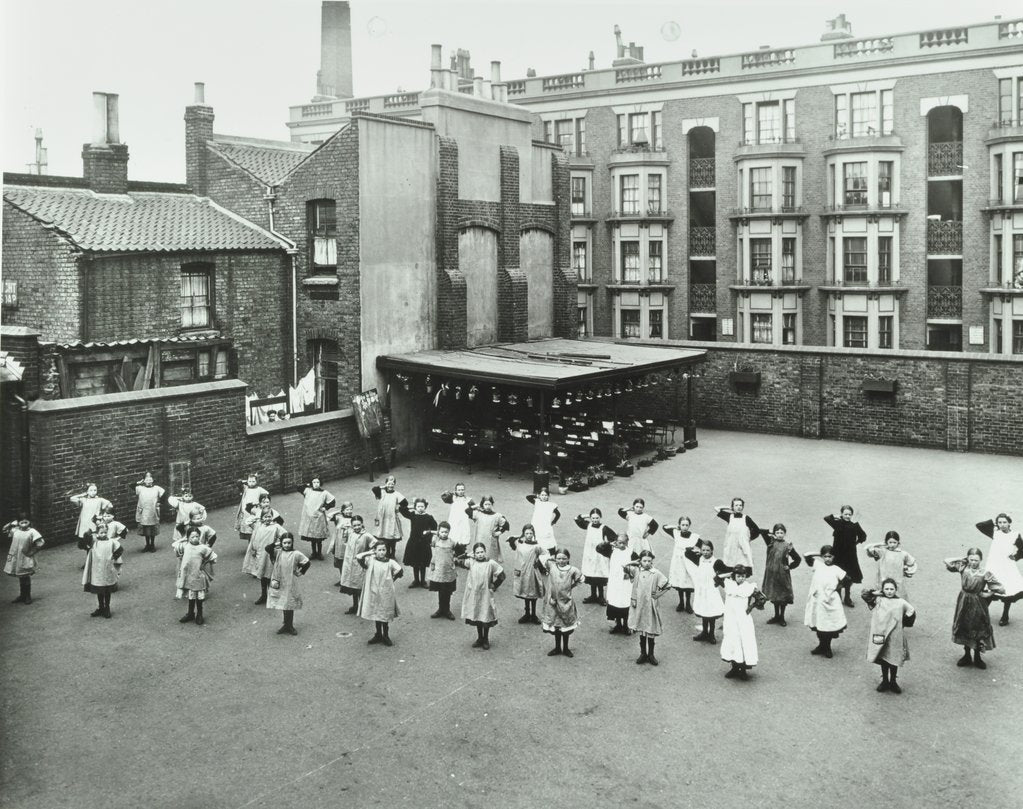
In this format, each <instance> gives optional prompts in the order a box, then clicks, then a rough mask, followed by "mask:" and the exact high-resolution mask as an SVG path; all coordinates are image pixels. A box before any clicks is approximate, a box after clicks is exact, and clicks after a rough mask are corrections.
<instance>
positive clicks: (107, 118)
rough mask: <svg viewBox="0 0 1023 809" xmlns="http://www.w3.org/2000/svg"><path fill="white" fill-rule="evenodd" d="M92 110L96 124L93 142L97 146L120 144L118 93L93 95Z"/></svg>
mask: <svg viewBox="0 0 1023 809" xmlns="http://www.w3.org/2000/svg"><path fill="white" fill-rule="evenodd" d="M92 108H93V114H94V122H95V129H94V131H93V139H92V142H93V143H95V144H97V145H103V144H107V143H120V142H121V133H120V124H119V122H118V120H117V118H118V115H117V93H93V94H92Z"/></svg>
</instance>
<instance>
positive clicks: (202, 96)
mask: <svg viewBox="0 0 1023 809" xmlns="http://www.w3.org/2000/svg"><path fill="white" fill-rule="evenodd" d="M195 103H196V104H201V105H205V104H206V83H205V82H201V81H197V82H196V83H195Z"/></svg>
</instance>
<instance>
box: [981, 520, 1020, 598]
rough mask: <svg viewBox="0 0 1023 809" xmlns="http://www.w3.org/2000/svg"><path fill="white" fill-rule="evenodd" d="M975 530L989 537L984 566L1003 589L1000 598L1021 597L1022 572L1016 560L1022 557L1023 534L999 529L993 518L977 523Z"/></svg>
mask: <svg viewBox="0 0 1023 809" xmlns="http://www.w3.org/2000/svg"><path fill="white" fill-rule="evenodd" d="M977 530H979V531H980V532H981V533H983V534H985V535H987V536H989V537H991V547H990V548H988V552H987V556H985V557H984V566H985V568H986V569H987V570H989V571H990V572H991V575H992V576H994V577H995V579H997V580H998V583H999V584H1001V585H1002V587H1003V588H1004V590H1005V595H1003V596H1001V597H1000V598H1001V600H1002V601H1005V602H1008V603H1012V602H1013V601H1018V600H1019V599H1021V598H1023V573H1020V571H1019V565H1018V564H1017V562H1018V561H1019V560H1020V559H1023V536H1021V535H1020V533H1019V531H1013V530H1011V528H1010V530H1009V531H1008V532H1006V531H1001V530H999V529H998V528H997V527H996V526H995V524H994V521H993V520H987V521H986V522H979V523H977Z"/></svg>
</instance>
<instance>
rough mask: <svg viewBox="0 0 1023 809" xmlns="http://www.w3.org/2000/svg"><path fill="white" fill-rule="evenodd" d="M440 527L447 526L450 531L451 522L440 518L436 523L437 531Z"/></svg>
mask: <svg viewBox="0 0 1023 809" xmlns="http://www.w3.org/2000/svg"><path fill="white" fill-rule="evenodd" d="M441 528H447V529H448V530H449V531H450V530H451V523H449V522H448V521H447V520H441V521H440V522H439V523H437V530H438V531H439V530H440V529H441Z"/></svg>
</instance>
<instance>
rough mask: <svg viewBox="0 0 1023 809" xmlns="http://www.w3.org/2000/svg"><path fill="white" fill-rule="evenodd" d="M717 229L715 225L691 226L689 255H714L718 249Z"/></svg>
mask: <svg viewBox="0 0 1023 809" xmlns="http://www.w3.org/2000/svg"><path fill="white" fill-rule="evenodd" d="M716 234H717V229H716V228H714V227H702V226H696V227H690V228H689V255H691V256H713V255H715V253H716V249H717V241H716V239H717V236H716Z"/></svg>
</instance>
